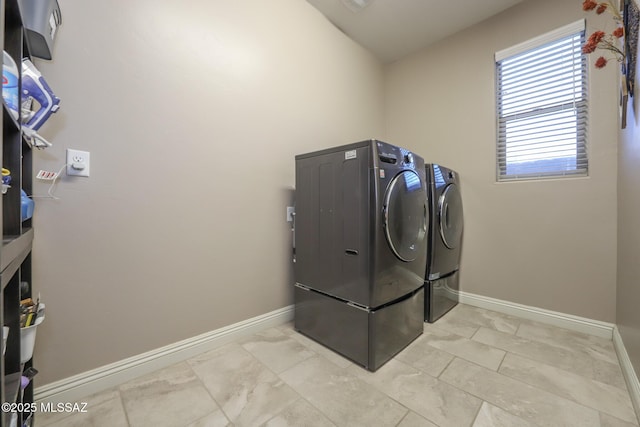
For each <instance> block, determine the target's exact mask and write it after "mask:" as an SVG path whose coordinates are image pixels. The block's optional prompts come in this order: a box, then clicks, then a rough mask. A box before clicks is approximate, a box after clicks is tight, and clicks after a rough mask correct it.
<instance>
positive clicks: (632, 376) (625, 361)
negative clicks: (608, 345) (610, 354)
mask: <svg viewBox="0 0 640 427" xmlns="http://www.w3.org/2000/svg"><path fill="white" fill-rule="evenodd" d="M613 346H614V347H615V349H616V353H617V354H618V360H619V361H620V367H621V368H622V374H623V376H624V379H625V381H626V382H627V389H628V390H629V396H630V397H631V403H632V404H633V409H635V411H636V416H637V417H638V419H640V381H638V376H637V375H636V371H635V369H633V365H632V364H631V359H630V358H629V354H628V353H627V349H626V348H625V346H624V342H623V341H622V336H621V335H620V331H619V330H618V327H615V328H614V329H613Z"/></svg>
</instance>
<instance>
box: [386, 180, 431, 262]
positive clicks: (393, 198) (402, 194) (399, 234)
mask: <svg viewBox="0 0 640 427" xmlns="http://www.w3.org/2000/svg"><path fill="white" fill-rule="evenodd" d="M383 209H384V214H383V226H384V230H385V234H386V236H387V242H388V243H389V247H390V248H391V250H392V251H393V253H394V254H395V255H396V256H397V257H398V258H400V259H401V260H402V261H406V262H410V261H413V260H415V259H416V257H417V256H418V253H420V247H421V245H423V244H424V239H425V236H426V234H427V224H428V219H429V218H428V216H429V211H428V209H427V204H426V197H425V192H424V189H423V187H422V182H421V181H420V177H419V176H418V174H417V173H415V172H414V171H412V170H406V171H403V172H400V173H399V174H398V175H396V176H395V177H394V178H393V180H392V181H391V183H390V184H389V187H387V192H386V194H385V197H384V207H383Z"/></svg>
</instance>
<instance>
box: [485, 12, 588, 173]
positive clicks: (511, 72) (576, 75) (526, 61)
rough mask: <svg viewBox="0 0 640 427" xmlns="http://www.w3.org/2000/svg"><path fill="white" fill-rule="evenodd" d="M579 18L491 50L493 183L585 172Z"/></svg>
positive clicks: (584, 75)
mask: <svg viewBox="0 0 640 427" xmlns="http://www.w3.org/2000/svg"><path fill="white" fill-rule="evenodd" d="M584 30H585V25H584V20H582V21H578V22H576V23H573V24H570V25H567V26H565V27H563V28H560V29H558V30H556V31H553V32H551V33H548V34H545V35H543V36H541V37H538V38H536V39H533V40H530V41H528V42H525V43H523V44H520V45H517V46H514V47H512V48H509V49H506V50H503V51H500V52H498V53H496V80H497V93H496V95H497V100H496V106H497V119H498V124H497V133H498V135H497V140H498V147H497V148H498V149H497V176H498V181H507V180H522V179H535V178H547V177H563V176H576V175H587V172H588V159H587V149H586V136H587V135H586V133H587V132H586V131H587V61H586V57H585V55H583V54H582V45H583V44H584V42H585V31H584Z"/></svg>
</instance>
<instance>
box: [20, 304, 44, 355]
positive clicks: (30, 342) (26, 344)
mask: <svg viewBox="0 0 640 427" xmlns="http://www.w3.org/2000/svg"><path fill="white" fill-rule="evenodd" d="M38 313H40V314H39V315H38V317H37V318H36V323H34V324H33V325H31V326H27V327H26V328H20V363H26V362H28V361H29V360H30V359H31V358H32V357H33V346H34V345H35V344H36V331H37V328H38V325H39V324H41V323H42V322H44V304H42V303H41V304H40V309H39V311H38Z"/></svg>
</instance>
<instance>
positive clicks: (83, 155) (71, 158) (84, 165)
mask: <svg viewBox="0 0 640 427" xmlns="http://www.w3.org/2000/svg"><path fill="white" fill-rule="evenodd" d="M89 159H90V157H89V152H88V151H80V150H72V149H70V148H67V175H70V176H89Z"/></svg>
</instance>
